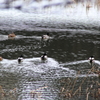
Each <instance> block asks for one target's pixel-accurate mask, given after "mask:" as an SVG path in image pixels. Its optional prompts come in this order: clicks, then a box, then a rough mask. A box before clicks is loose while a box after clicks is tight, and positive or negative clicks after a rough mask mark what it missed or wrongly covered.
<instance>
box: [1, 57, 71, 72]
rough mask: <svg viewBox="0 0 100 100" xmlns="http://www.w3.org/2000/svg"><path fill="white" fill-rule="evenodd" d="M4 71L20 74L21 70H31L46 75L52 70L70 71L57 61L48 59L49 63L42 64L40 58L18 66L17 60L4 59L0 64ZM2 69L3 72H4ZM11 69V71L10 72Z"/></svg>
mask: <svg viewBox="0 0 100 100" xmlns="http://www.w3.org/2000/svg"><path fill="white" fill-rule="evenodd" d="M0 64H1V65H2V68H3V69H6V71H7V69H8V71H10V72H17V73H18V72H19V70H21V69H23V70H26V71H27V70H30V71H33V72H36V73H45V72H47V71H48V70H50V69H57V68H58V69H59V68H60V69H62V70H67V71H68V70H69V69H68V68H63V67H60V66H59V63H58V62H57V61H55V60H54V59H52V58H48V61H47V62H45V63H42V62H41V59H40V58H28V59H24V60H23V62H22V63H21V64H18V62H17V59H16V60H7V59H3V61H1V62H0ZM3 69H2V70H3ZM9 69H10V70H9Z"/></svg>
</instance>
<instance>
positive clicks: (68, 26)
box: [0, 4, 100, 100]
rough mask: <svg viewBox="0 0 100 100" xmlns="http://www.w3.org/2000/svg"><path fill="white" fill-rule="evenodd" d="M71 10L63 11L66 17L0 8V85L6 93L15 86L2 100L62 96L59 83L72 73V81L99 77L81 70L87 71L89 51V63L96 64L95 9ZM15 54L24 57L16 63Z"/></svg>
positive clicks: (42, 99) (98, 42)
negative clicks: (43, 59) (10, 36)
mask: <svg viewBox="0 0 100 100" xmlns="http://www.w3.org/2000/svg"><path fill="white" fill-rule="evenodd" d="M81 6H82V5H81ZM78 7H80V4H79V6H78ZM80 8H81V7H80ZM77 9H78V8H76V9H74V10H72V8H70V7H69V8H68V10H67V11H71V12H72V13H70V12H68V13H67V14H66V15H63V13H65V12H63V13H61V15H59V13H60V12H59V13H57V14H54V12H50V13H48V14H46V12H47V11H46V10H47V9H46V10H45V11H46V12H42V13H40V12H39V13H38V12H37V13H28V12H22V11H19V10H16V9H3V10H0V56H2V57H3V61H1V62H0V85H1V86H2V88H3V89H4V91H6V92H7V93H8V92H9V91H12V90H13V89H15V88H16V94H17V95H14V97H13V98H12V97H7V98H8V99H7V100H38V99H39V100H67V99H66V98H65V99H64V98H62V97H61V96H59V93H60V90H61V87H63V86H65V85H64V84H66V83H67V80H66V81H65V83H64V84H62V83H63V82H62V81H63V80H64V79H67V78H68V77H69V78H72V79H74V78H76V77H77V73H78V71H80V74H79V75H78V77H79V79H78V80H77V82H78V83H77V84H78V85H80V83H81V82H80V80H81V79H84V77H87V76H88V78H89V79H90V78H92V79H91V80H93V79H94V80H96V81H97V80H99V79H98V77H97V75H96V74H94V73H92V74H87V71H88V70H89V69H91V65H90V64H89V63H88V58H89V57H90V56H91V55H93V56H94V57H95V66H96V67H98V68H99V66H100V61H99V59H100V54H99V53H100V52H99V51H100V38H99V37H100V28H99V25H100V19H99V17H98V15H100V13H99V11H97V10H96V9H95V8H91V11H93V12H92V13H91V12H89V13H88V14H86V12H85V11H84V10H83V11H80V10H78V11H77ZM81 9H84V7H83V8H81ZM48 10H49V11H50V9H48ZM85 10H86V9H85ZM95 10H96V11H95ZM76 11H77V12H76ZM97 12H98V13H97ZM75 14H76V15H75ZM62 15H63V17H62ZM11 32H14V33H15V34H16V37H15V38H14V39H8V34H9V33H11ZM48 32H49V33H50V39H49V40H48V41H42V40H41V36H42V35H44V34H46V33H48ZM44 52H46V53H47V55H48V61H47V62H45V63H43V62H41V60H40V57H41V55H42V54H43V53H44ZM20 55H23V57H24V59H23V62H22V63H21V64H18V62H17V58H18V57H19V56H20ZM85 85H86V84H85ZM77 87H78V86H76V87H75V88H77ZM13 91H14V90H13ZM34 91H35V95H34V93H33V92H34ZM32 93H33V94H32ZM5 98H6V97H5ZM83 98H85V97H83V96H82V97H81V98H79V100H82V99H83ZM74 99H75V98H74ZM74 99H70V100H74ZM3 100H6V99H3ZM68 100H69V99H68ZM77 100H78V98H77ZM90 100H95V99H93V98H90Z"/></svg>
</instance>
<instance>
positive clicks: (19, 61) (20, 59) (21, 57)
mask: <svg viewBox="0 0 100 100" xmlns="http://www.w3.org/2000/svg"><path fill="white" fill-rule="evenodd" d="M22 61H23V56H22V55H21V56H19V57H18V63H19V64H20V63H21V62H22Z"/></svg>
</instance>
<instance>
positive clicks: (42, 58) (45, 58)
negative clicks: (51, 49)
mask: <svg viewBox="0 0 100 100" xmlns="http://www.w3.org/2000/svg"><path fill="white" fill-rule="evenodd" d="M47 58H48V57H47V54H46V53H44V54H43V55H42V56H41V61H46V60H47Z"/></svg>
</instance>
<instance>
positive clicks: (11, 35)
mask: <svg viewBox="0 0 100 100" xmlns="http://www.w3.org/2000/svg"><path fill="white" fill-rule="evenodd" d="M15 37H16V35H15V34H14V33H11V34H9V35H8V38H9V39H13V38H15Z"/></svg>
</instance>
